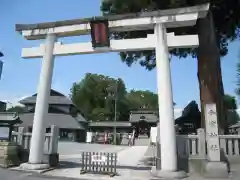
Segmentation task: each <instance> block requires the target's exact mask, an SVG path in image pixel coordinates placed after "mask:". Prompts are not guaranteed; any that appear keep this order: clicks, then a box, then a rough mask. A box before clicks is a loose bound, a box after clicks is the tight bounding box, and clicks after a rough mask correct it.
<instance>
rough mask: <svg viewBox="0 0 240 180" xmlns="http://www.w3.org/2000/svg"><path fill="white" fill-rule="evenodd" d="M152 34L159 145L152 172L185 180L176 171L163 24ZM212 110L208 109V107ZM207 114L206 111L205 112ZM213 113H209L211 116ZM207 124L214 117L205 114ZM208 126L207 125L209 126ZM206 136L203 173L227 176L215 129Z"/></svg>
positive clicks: (171, 105) (176, 163)
mask: <svg viewBox="0 0 240 180" xmlns="http://www.w3.org/2000/svg"><path fill="white" fill-rule="evenodd" d="M154 34H155V37H156V49H155V50H156V71H157V88H158V105H159V119H160V126H159V130H160V142H157V144H158V143H160V144H161V148H160V149H161V169H152V173H153V175H154V176H156V177H158V178H160V179H161V178H166V179H180V178H185V177H186V173H185V172H184V171H179V169H178V162H177V159H178V157H177V146H176V131H175V126H174V125H175V123H174V108H173V93H172V81H171V68H170V60H169V53H168V45H167V32H166V27H165V25H164V24H163V23H157V24H155V28H154ZM210 107H211V108H212V109H211V108H210ZM214 107H215V106H214V105H213V106H209V107H208V108H207V109H209V108H210V110H211V112H215V111H216V109H214ZM207 111H209V110H207ZM213 114H215V115H216V113H212V114H211V115H213ZM206 118H207V122H208V121H211V122H213V123H215V124H217V120H216V117H215V118H214V117H211V118H209V117H208V116H207V115H206ZM213 123H211V124H213ZM206 133H207V137H208V134H214V135H213V137H211V138H207V145H208V146H207V147H208V157H207V158H206V159H205V158H204V159H203V161H204V162H206V163H205V165H204V166H205V167H204V170H205V174H206V176H208V177H211V178H221V177H224V178H225V177H227V176H228V172H227V165H226V163H224V162H221V159H220V147H219V138H218V128H217V126H214V127H212V126H209V128H207V132H206Z"/></svg>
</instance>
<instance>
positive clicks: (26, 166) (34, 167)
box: [20, 163, 50, 170]
mask: <svg viewBox="0 0 240 180" xmlns="http://www.w3.org/2000/svg"><path fill="white" fill-rule="evenodd" d="M20 168H21V169H23V170H44V169H48V168H50V166H49V164H31V163H23V164H21V165H20Z"/></svg>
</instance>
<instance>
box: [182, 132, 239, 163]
mask: <svg viewBox="0 0 240 180" xmlns="http://www.w3.org/2000/svg"><path fill="white" fill-rule="evenodd" d="M219 139H220V148H221V152H222V153H223V154H224V156H226V157H227V158H228V159H229V160H230V161H240V135H219ZM206 142H207V139H206V136H205V130H204V129H198V132H197V134H195V135H177V147H178V154H179V155H181V156H187V157H188V158H189V159H202V158H206V155H207V147H206V146H207V145H206Z"/></svg>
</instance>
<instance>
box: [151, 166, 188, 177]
mask: <svg viewBox="0 0 240 180" xmlns="http://www.w3.org/2000/svg"><path fill="white" fill-rule="evenodd" d="M151 174H152V176H153V177H154V179H183V178H186V177H187V173H185V172H184V171H175V172H172V171H163V170H161V169H156V167H155V166H153V167H152V169H151Z"/></svg>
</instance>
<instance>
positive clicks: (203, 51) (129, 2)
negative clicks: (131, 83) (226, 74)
mask: <svg viewBox="0 0 240 180" xmlns="http://www.w3.org/2000/svg"><path fill="white" fill-rule="evenodd" d="M207 2H210V10H209V13H208V14H207V17H206V18H204V19H198V21H197V24H196V26H194V27H184V28H183V27H181V28H174V29H168V31H169V32H175V34H176V35H182V34H198V35H199V48H197V49H195V48H190V49H174V50H172V51H171V54H173V55H175V56H178V57H180V58H182V57H184V58H185V57H187V56H188V55H191V56H193V57H197V59H198V73H197V76H198V81H199V88H200V99H201V109H202V111H201V113H202V126H203V127H204V126H205V124H204V123H205V121H204V113H205V112H204V109H205V108H204V105H205V104H208V103H216V105H217V112H218V118H219V119H218V121H219V123H220V126H221V127H222V128H224V127H225V119H226V118H225V114H226V112H225V110H224V109H225V108H224V106H223V104H224V103H223V96H224V89H223V83H222V75H221V65H220V64H221V62H220V57H221V56H224V55H226V54H227V52H228V42H229V40H235V39H236V37H238V36H239V30H238V28H239V26H240V11H239V7H240V1H238V0H105V1H102V5H101V10H102V12H103V14H104V15H115V14H125V13H138V12H144V11H154V10H161V9H169V8H179V7H187V6H194V5H198V4H203V3H207ZM149 33H153V31H152V30H150V31H134V32H133V31H132V32H121V33H113V34H112V36H113V37H114V38H115V39H122V38H140V37H146V35H147V34H149ZM120 55H121V58H122V61H123V62H125V63H126V64H127V65H129V66H130V65H132V64H133V63H135V62H136V61H138V62H139V63H140V64H141V65H142V66H144V67H145V68H146V69H148V70H151V69H153V68H155V66H156V61H155V60H156V59H155V52H154V51H141V52H122V53H120Z"/></svg>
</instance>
